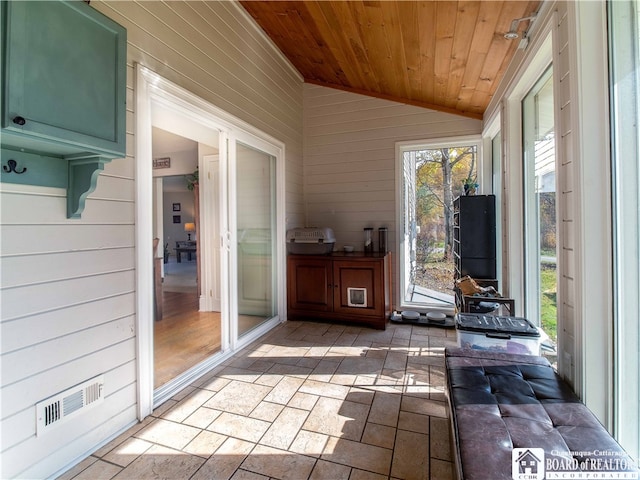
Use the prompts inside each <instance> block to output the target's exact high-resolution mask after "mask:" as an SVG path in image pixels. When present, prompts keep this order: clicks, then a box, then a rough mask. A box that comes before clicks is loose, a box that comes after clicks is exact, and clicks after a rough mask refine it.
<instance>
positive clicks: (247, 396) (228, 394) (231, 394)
mask: <svg viewBox="0 0 640 480" xmlns="http://www.w3.org/2000/svg"><path fill="white" fill-rule="evenodd" d="M270 391H271V387H267V386H265V385H257V384H254V383H245V382H239V381H236V380H234V381H232V382H231V383H229V384H228V385H226V386H225V387H224V388H223V389H222V390H220V391H219V392H218V393H216V394H215V395H214V396H213V397H211V399H209V401H207V402H206V403H204V406H205V407H207V408H213V409H216V410H225V411H227V412H231V413H237V414H239V415H249V414H250V413H251V411H252V410H253V409H254V408H256V406H258V404H259V403H260V402H261V401H262V399H263V398H264V397H266V396H267V394H269V392H270Z"/></svg>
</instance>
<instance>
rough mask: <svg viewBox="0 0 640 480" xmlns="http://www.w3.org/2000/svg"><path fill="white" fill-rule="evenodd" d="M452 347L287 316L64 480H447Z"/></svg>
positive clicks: (435, 333)
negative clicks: (447, 354)
mask: <svg viewBox="0 0 640 480" xmlns="http://www.w3.org/2000/svg"><path fill="white" fill-rule="evenodd" d="M455 343H456V336H455V330H454V331H453V332H452V331H449V330H447V329H438V328H426V327H412V326H408V325H397V324H389V325H388V327H387V330H386V331H377V330H373V329H370V328H363V327H356V326H351V325H342V324H334V323H327V324H325V323H321V322H287V323H285V324H283V325H280V326H279V327H277V328H276V329H274V330H273V331H272V332H270V333H268V334H267V335H265V336H264V337H262V338H261V339H259V340H257V341H254V342H253V343H252V344H251V345H250V346H249V347H247V348H245V349H244V350H243V351H242V352H239V353H238V354H236V355H235V356H233V357H231V358H229V359H227V360H225V362H223V365H220V366H218V367H216V368H214V369H213V370H212V371H211V372H209V373H207V374H205V375H204V376H203V377H202V378H200V379H199V380H197V381H195V382H194V383H193V384H191V385H189V386H188V387H186V388H185V389H184V390H182V391H181V392H180V393H178V394H176V395H174V396H173V397H172V398H171V399H170V400H168V401H166V402H165V403H164V404H163V405H161V406H160V407H159V408H157V409H156V410H155V411H154V412H153V414H152V416H150V417H148V418H147V419H145V420H144V421H143V422H141V423H139V424H137V425H135V426H134V427H132V428H130V429H128V430H127V431H126V432H124V433H123V434H121V435H119V436H118V437H117V438H116V439H114V440H112V441H111V442H109V443H108V444H107V445H105V446H104V447H102V448H100V450H98V451H97V452H95V454H94V455H93V456H90V457H87V458H86V459H85V460H83V461H82V462H81V463H80V464H78V465H77V466H76V467H74V468H73V469H71V470H70V471H69V472H67V473H66V474H64V475H63V476H61V477H60V478H59V480H71V479H74V478H80V479H82V478H102V477H101V476H103V477H105V478H106V477H109V476H113V475H115V476H116V478H119V479H127V480H131V479H136V480H138V479H142V480H144V479H145V478H161V477H162V478H176V479H178V478H179V479H180V480H183V479H184V480H187V479H189V480H200V479H215V480H224V479H229V478H233V479H235V480H282V479H283V478H295V479H296V480H298V479H300V480H333V479H336V480H337V479H341V478H348V479H349V480H383V479H387V480H407V479H413V478H424V479H426V478H431V479H434V480H450V479H452V478H454V464H453V463H452V458H451V443H450V432H449V429H450V425H449V419H448V407H447V400H446V395H445V385H446V383H445V369H444V347H445V346H447V345H455ZM119 469H122V470H119Z"/></svg>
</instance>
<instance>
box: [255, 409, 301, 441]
mask: <svg viewBox="0 0 640 480" xmlns="http://www.w3.org/2000/svg"><path fill="white" fill-rule="evenodd" d="M308 415H309V412H308V411H306V410H300V409H297V408H291V407H286V408H285V409H284V410H282V412H281V413H280V415H278V418H276V419H275V421H274V422H273V423H272V424H271V426H270V427H269V429H268V430H267V432H266V433H265V434H264V435H263V437H262V439H261V440H260V442H259V443H260V444H261V445H268V446H270V447H274V448H279V449H281V450H286V449H288V448H289V445H291V442H293V440H294V439H295V438H296V435H297V434H298V431H299V430H300V427H302V424H303V423H304V422H305V420H306V419H307V416H308Z"/></svg>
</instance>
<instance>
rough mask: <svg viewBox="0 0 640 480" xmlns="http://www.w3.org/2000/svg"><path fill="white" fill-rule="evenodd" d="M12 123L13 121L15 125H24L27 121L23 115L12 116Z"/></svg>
mask: <svg viewBox="0 0 640 480" xmlns="http://www.w3.org/2000/svg"><path fill="white" fill-rule="evenodd" d="M13 123H15V124H16V125H24V124H25V123H27V121H26V120H25V119H24V117H20V116H17V117H13Z"/></svg>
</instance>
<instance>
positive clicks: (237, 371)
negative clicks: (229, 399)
mask: <svg viewBox="0 0 640 480" xmlns="http://www.w3.org/2000/svg"><path fill="white" fill-rule="evenodd" d="M260 375H262V372H254V371H252V370H247V369H246V368H236V367H225V369H224V370H222V371H221V372H220V376H221V377H222V378H226V379H227V380H237V381H239V382H246V383H253V382H255V381H256V380H257V379H258V378H260ZM203 388H204V387H203Z"/></svg>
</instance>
